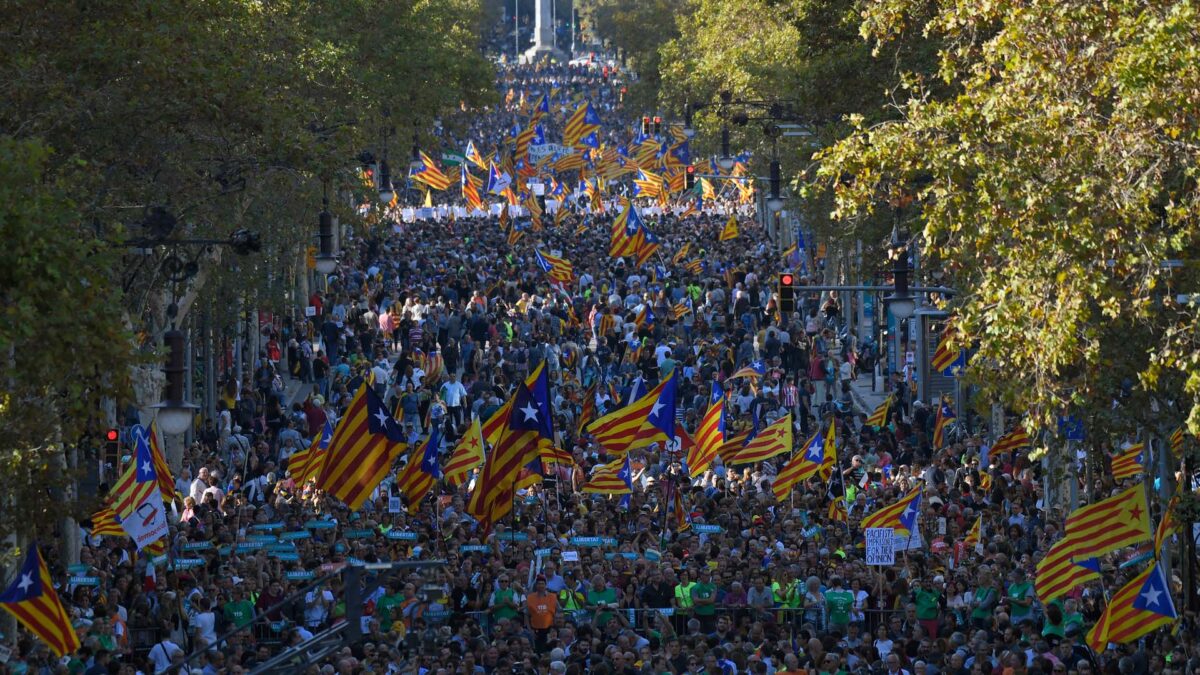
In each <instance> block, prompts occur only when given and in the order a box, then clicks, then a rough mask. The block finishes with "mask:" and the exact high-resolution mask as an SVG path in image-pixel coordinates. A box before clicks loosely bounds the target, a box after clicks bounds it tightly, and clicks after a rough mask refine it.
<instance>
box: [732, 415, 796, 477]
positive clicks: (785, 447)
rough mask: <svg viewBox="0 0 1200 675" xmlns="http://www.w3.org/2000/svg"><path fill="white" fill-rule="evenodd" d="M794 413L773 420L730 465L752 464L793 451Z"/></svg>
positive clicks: (743, 448) (744, 447)
mask: <svg viewBox="0 0 1200 675" xmlns="http://www.w3.org/2000/svg"><path fill="white" fill-rule="evenodd" d="M793 436H794V433H793V431H792V414H791V413H788V414H786V415H784V416H783V417H780V418H779V419H777V420H775V421H774V422H772V423H771V424H770V425H768V426H767V428H766V429H763V430H762V431H760V432H758V434H757V435H756V436H755V437H754V438H753V439H751V440H750V442H749V443H747V444H746V445H745V446H743V447H742V449H741V451H739V452H738V454H737V456H735V457H734V458H733V459H732V460H731V461H730V462H729V464H730V466H735V465H738V464H752V463H754V462H761V461H764V460H767V459H771V458H772V457H775V456H777V455H782V454H783V453H785V452H791V451H792V443H793V442H794V438H793Z"/></svg>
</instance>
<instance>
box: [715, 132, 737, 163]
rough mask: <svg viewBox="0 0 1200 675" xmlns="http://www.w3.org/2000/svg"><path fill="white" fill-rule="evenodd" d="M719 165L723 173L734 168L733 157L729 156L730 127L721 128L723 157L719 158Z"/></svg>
mask: <svg viewBox="0 0 1200 675" xmlns="http://www.w3.org/2000/svg"><path fill="white" fill-rule="evenodd" d="M717 165H718V166H720V167H721V170H722V171H729V170H730V169H732V168H733V157H732V156H731V155H730V154H729V127H727V126H722V127H721V156H720V157H718V158H717Z"/></svg>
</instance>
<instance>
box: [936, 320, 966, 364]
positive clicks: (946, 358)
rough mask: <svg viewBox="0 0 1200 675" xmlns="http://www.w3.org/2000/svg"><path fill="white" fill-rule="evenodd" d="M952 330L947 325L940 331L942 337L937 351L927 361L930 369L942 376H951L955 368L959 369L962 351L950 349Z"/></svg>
mask: <svg viewBox="0 0 1200 675" xmlns="http://www.w3.org/2000/svg"><path fill="white" fill-rule="evenodd" d="M952 330H953V329H952V327H951V325H950V324H947V325H946V329H945V330H943V331H942V337H941V339H940V340H939V341H938V346H937V349H936V350H935V351H934V352H933V356H932V357H930V359H929V365H930V367H932V368H933V369H934V370H935V371H937V372H939V373H941V374H943V375H953V374H955V373H954V372H953V370H954V369H955V368H956V367H961V363H960V361H961V360H962V356H963V352H962V350H961V349H953V350H952V349H950V343H951V337H952Z"/></svg>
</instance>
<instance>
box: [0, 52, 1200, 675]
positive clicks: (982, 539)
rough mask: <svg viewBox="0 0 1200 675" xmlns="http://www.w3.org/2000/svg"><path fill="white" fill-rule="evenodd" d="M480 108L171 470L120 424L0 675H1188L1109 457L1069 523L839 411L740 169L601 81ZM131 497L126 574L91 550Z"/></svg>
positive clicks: (838, 366)
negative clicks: (94, 494) (697, 153)
mask: <svg viewBox="0 0 1200 675" xmlns="http://www.w3.org/2000/svg"><path fill="white" fill-rule="evenodd" d="M499 78H500V79H499V81H498V82H497V87H498V90H499V92H500V95H501V100H502V103H501V104H500V105H499V106H497V107H496V108H494V109H491V110H487V111H483V112H478V111H477V112H474V113H471V114H472V115H474V116H473V117H472V118H471V119H470V120H469V124H467V125H465V127H464V128H465V129H466V131H465V132H464V133H463V134H462V135H456V134H453V133H451V132H449V131H445V132H442V135H441V136H440V138H441V140H442V141H443V143H444V144H445V147H444V148H442V149H438V150H437V151H436V152H427V153H425V154H424V155H423V158H422V165H421V167H420V168H418V169H414V170H413V174H412V175H411V176H410V177H409V178H408V181H407V183H404V181H402V180H401V178H400V177H399V176H396V184H397V185H396V187H397V190H396V192H397V199H396V203H395V204H393V205H391V206H390V207H386V208H381V207H380V206H379V205H375V204H369V205H364V207H363V208H364V211H365V212H366V213H367V214H368V216H369V218H368V220H371V221H372V222H374V223H375V225H374V226H373V227H371V228H369V229H361V230H359V231H358V232H357V234H356V235H355V236H354V237H353V238H352V239H349V240H347V241H344V242H343V248H344V250H343V255H342V258H341V261H340V265H339V267H338V269H337V271H335V272H334V273H332V274H330V275H328V277H327V278H322V279H319V280H318V282H317V288H318V290H316V291H314V292H313V293H312V295H311V297H309V298H308V300H307V303H306V305H307V310H306V308H304V307H301V308H298V310H297V312H296V315H295V316H294V317H292V318H289V319H286V320H284V321H283V322H282V323H281V324H279V325H278V326H276V327H273V328H269V329H267V331H266V332H265V333H264V335H263V336H262V343H263V345H264V348H263V349H262V351H261V353H260V354H259V355H258V358H257V360H256V364H255V368H254V370H253V372H249V373H247V374H246V376H245V377H244V378H243V379H242V381H238V380H237V379H236V378H232V379H228V380H227V381H226V383H225V386H224V387H223V393H222V397H221V400H220V401H219V404H218V410H217V414H216V416H215V417H214V418H211V419H204V420H203V422H202V424H200V425H199V426H198V428H197V429H196V432H195V434H194V435H195V441H194V442H193V443H191V445H190V446H189V447H187V448H186V450H185V452H184V457H183V462H182V468H180V469H178V470H177V471H172V470H171V469H170V467H168V465H167V464H166V462H165V461H163V454H162V450H161V444H162V440H161V439H160V438H159V437H158V435H157V434H156V432H155V431H154V430H153V428H152V427H151V430H150V432H149V434H148V435H145V436H139V437H137V438H131V439H129V440H130V443H129V447H128V450H127V454H128V458H127V461H129V462H130V466H131V467H132V468H130V469H128V470H126V471H125V472H124V473H122V474H121V477H120V478H118V479H116V480H113V481H111V482H110V484H106V485H105V486H104V487H105V489H107V490H108V500H107V501H106V502H105V506H104V508H103V509H102V510H101V511H99V512H98V513H97V514H96V516H95V517H94V518H93V519H92V520H91V522H87V523H84V545H83V550H82V554H81V557H80V560H81V564H80V566H79V567H77V568H72V569H67V567H66V565H64V564H62V562H61V561H60V560H58V558H57V553H56V551H57V550H58V547H56V546H54V545H53V543H54V542H53V540H52V539H46V540H44V541H43V542H42V543H43V546H42V547H41V548H40V549H31V553H30V557H29V558H28V560H27V564H26V566H25V567H23V568H22V570H19V571H18V574H17V576H15V577H13V581H12V585H10V586H9V588H8V590H7V591H5V593H4V594H3V595H2V596H0V602H2V603H4V605H3V606H4V607H5V608H7V609H14V610H15V611H14V613H18V618H21V616H22V615H21V614H20V613H19V612H24V617H25V618H24V619H22V622H23V624H26V622H25V619H29V620H30V621H32V622H33V623H34V624H37V625H39V626H40V629H37V628H36V627H35V628H34V629H32V630H26V629H22V631H21V634H20V636H19V639H18V640H17V642H16V645H15V648H14V649H13V650H12V653H11V654H8V655H7V659H6V661H5V662H3V663H0V673H3V674H9V673H59V672H62V673H87V674H92V673H147V674H151V673H164V672H180V673H205V674H206V675H207V674H209V673H248V672H251V671H253V670H254V669H255V668H256V667H257V666H260V665H262V664H265V663H267V662H268V661H270V660H271V659H272V658H274V657H275V656H276V655H278V654H281V653H286V652H287V650H289V649H292V650H293V652H294V653H297V654H299V656H297V657H296V658H295V659H294V660H293V661H292V662H291V663H292V665H291V666H290V668H291V669H292V670H291V672H297V673H339V674H342V675H351V674H355V673H389V674H393V673H414V674H420V675H424V674H426V673H429V674H430V675H460V674H461V675H495V674H498V673H503V674H508V673H514V674H516V673H522V674H528V675H532V674H534V673H537V674H538V675H547V674H557V673H568V674H571V675H577V674H581V673H596V674H613V675H618V674H619V675H633V674H635V673H637V674H644V675H666V674H672V675H683V674H689V675H699V674H701V673H704V674H706V675H707V674H718V673H719V674H721V675H741V674H743V673H746V674H749V675H774V674H784V673H789V674H796V673H807V674H821V675H826V674H841V673H887V674H888V675H898V674H902V673H903V674H905V675H936V674H945V675H968V674H970V675H1020V674H1022V673H1045V674H1047V675H1049V674H1051V673H1071V674H1078V675H1089V674H1092V673H1097V672H1100V671H1103V672H1105V673H1114V674H1115V673H1121V674H1126V673H1194V672H1196V671H1197V670H1200V653H1198V652H1197V651H1196V650H1197V644H1196V640H1195V633H1194V630H1195V627H1194V617H1191V616H1188V615H1186V614H1185V613H1184V612H1183V611H1182V608H1179V609H1178V610H1177V609H1176V607H1175V601H1174V600H1172V598H1179V597H1180V596H1179V591H1178V589H1179V580H1178V575H1177V574H1176V575H1172V574H1171V571H1170V569H1169V566H1168V565H1166V564H1165V562H1164V561H1161V560H1160V555H1159V554H1160V552H1161V550H1162V547H1163V544H1164V543H1166V542H1167V541H1169V540H1170V539H1171V538H1172V537H1173V535H1174V531H1175V529H1176V524H1175V522H1174V520H1173V518H1172V517H1171V514H1170V512H1169V511H1167V512H1165V513H1164V510H1163V509H1162V508H1161V507H1160V505H1159V500H1158V498H1157V496H1153V497H1152V498H1150V499H1147V496H1146V492H1145V490H1143V486H1142V484H1141V476H1142V475H1144V467H1145V465H1146V463H1147V462H1146V460H1145V458H1144V453H1143V452H1141V451H1140V448H1132V449H1130V450H1128V451H1126V452H1124V453H1123V454H1121V455H1120V456H1118V457H1117V458H1116V459H1115V460H1114V463H1113V471H1112V472H1111V474H1110V475H1107V476H1104V477H1102V478H1101V479H1100V480H1098V481H1097V482H1096V483H1095V484H1087V485H1084V484H1081V485H1080V494H1081V495H1083V499H1082V503H1084V504H1086V505H1090V506H1084V507H1081V508H1080V509H1077V510H1075V511H1074V512H1070V513H1068V512H1067V510H1066V509H1064V508H1062V507H1061V504H1059V503H1057V502H1056V503H1055V504H1046V503H1044V501H1043V499H1044V497H1045V495H1044V494H1043V488H1044V482H1043V475H1042V472H1043V469H1042V465H1041V463H1040V462H1037V461H1031V460H1030V458H1029V456H1028V454H1029V451H1030V450H1031V449H1032V448H1031V443H1030V436H1029V435H1028V434H1027V433H1026V432H1025V431H1023V430H1022V429H1021V428H1020V427H1019V426H1018V425H1017V419H1018V418H1017V416H1016V415H1010V416H1009V422H1008V425H1007V427H1006V428H1004V429H992V430H987V429H984V430H980V433H979V434H978V435H971V434H970V433H967V432H965V431H963V429H962V425H959V424H958V423H957V422H956V420H955V413H956V411H954V410H953V408H952V406H951V405H950V404H949V403H947V402H942V401H924V402H923V401H918V400H914V397H913V395H912V393H911V390H910V387H909V382H908V380H907V378H905V377H904V376H903V375H899V376H895V375H894V374H892V373H885V375H887V377H885V380H884V381H885V383H886V384H885V386H886V387H887V388H888V390H889V395H890V397H889V399H888V400H887V401H886V402H885V403H884V405H882V406H880V408H879V409H876V410H862V409H860V408H859V407H857V406H856V405H855V403H854V399H853V397H852V396H851V386H852V384H853V383H854V382H855V381H856V380H857V379H858V378H860V377H868V378H869V377H870V369H871V368H874V367H876V364H875V361H876V359H875V358H874V356H873V350H874V348H873V346H872V345H871V344H870V342H869V340H863V339H860V336H858V335H856V331H855V327H854V326H852V325H850V323H851V322H849V321H848V320H847V317H846V316H845V313H844V310H845V308H844V307H843V306H842V302H843V299H842V298H839V296H838V295H837V294H835V293H819V292H803V288H800V289H798V290H799V291H800V292H799V293H798V294H797V297H796V303H795V304H796V306H795V307H794V308H792V310H791V311H784V309H783V308H782V307H781V306H780V298H779V297H778V294H777V293H776V288H775V279H776V276H777V274H778V273H780V272H782V271H789V272H792V273H794V274H796V275H797V278H798V279H799V280H800V283H801V284H816V283H821V282H825V283H833V282H835V281H836V280H835V279H832V278H827V276H826V274H825V271H824V267H823V264H822V263H823V261H821V260H820V259H819V258H818V257H816V256H813V255H812V252H811V251H809V250H806V249H804V248H802V247H800V246H795V247H792V248H790V249H786V248H785V247H783V246H781V245H780V244H779V241H778V240H773V239H772V238H771V237H770V236H768V232H767V231H765V230H764V228H762V227H761V226H760V225H759V224H758V221H757V219H756V214H755V211H754V203H755V199H754V196H755V194H754V191H755V187H754V181H753V180H752V179H748V178H747V176H749V175H750V172H749V171H748V169H747V167H748V161H749V158H747V157H741V158H738V161H737V162H736V164H735V166H734V168H733V169H731V170H725V171H722V169H721V168H720V166H718V165H717V163H715V162H711V161H708V160H704V161H699V160H698V159H697V158H693V157H692V156H691V152H690V149H689V141H688V138H687V136H686V135H684V134H682V133H681V130H680V129H679V128H678V127H676V126H673V125H670V124H664V125H662V126H661V127H659V128H658V129H654V128H651V129H648V130H644V129H642V127H641V125H640V117H641V111H630V110H626V109H625V108H624V107H623V105H622V102H621V92H620V88H621V86H622V84H623V83H624V74H623V73H621V72H620V71H618V70H617V69H615V68H610V67H609V66H605V65H601V64H592V65H580V66H571V67H568V66H564V65H561V64H559V65H554V64H549V63H545V64H541V65H536V66H535V65H521V66H514V65H502V66H501V67H500V70H499ZM451 126H453V125H447V128H450V127H451ZM644 131H649V132H650V133H648V134H647V133H644ZM547 145H554V146H558V150H557V151H555V152H546V151H545V150H544V146H547ZM443 151H445V152H448V153H456V154H461V155H463V158H464V159H463V164H462V165H461V166H452V165H448V164H447V163H445V161H444V156H443V155H442V152H443ZM688 165H699V166H701V168H702V170H701V171H699V172H698V173H699V174H701V175H703V176H709V177H704V178H698V179H696V180H695V182H694V183H693V182H692V181H691V180H690V179H689V178H688V177H687V176H686V168H685V167H686V166H688ZM377 174H378V168H377V167H376V168H375V169H374V171H372V172H369V174H364V177H365V179H375V178H377ZM712 176H719V177H712ZM534 184H540V185H541V186H542V187H541V188H535V187H534ZM402 185H403V188H404V189H401V187H402ZM689 186H690V187H689ZM539 191H540V193H541V194H539ZM425 192H429V193H431V194H430V196H429V197H428V202H426V196H425V194H424V193H425ZM539 197H540V198H539ZM422 203H429V204H431V205H432V204H438V205H449V208H446V207H443V208H439V207H438V206H429V207H425V208H422V207H420V204H422ZM405 204H408V205H410V208H408V209H407V210H405ZM402 215H403V216H404V217H402ZM785 227H790V226H785ZM775 234H776V236H779V231H778V230H776V232H775ZM789 241H790V240H789ZM1018 412H1019V411H1018ZM146 422H147V423H148V422H149V420H146ZM1174 441H1175V442H1176V443H1185V442H1190V441H1189V440H1188V439H1185V438H1183V437H1182V435H1177V436H1176V437H1175V439H1174ZM122 468H123V467H118V469H122ZM1156 494H1157V493H1156ZM155 495H161V497H162V498H163V503H164V506H165V508H166V511H167V512H168V513H167V515H166V519H167V528H166V533H165V535H164V536H162V537H161V538H159V539H158V540H157V541H155V542H152V543H148V544H146V545H145V546H144V547H142V548H141V549H140V550H139V548H138V546H139V544H140V542H137V543H135V540H134V539H132V538H130V536H128V535H127V534H126V527H127V526H126V525H122V522H124V521H127V520H128V519H129V517H136V516H134V515H133V514H134V512H135V510H136V509H135V508H134V507H136V506H137V505H139V504H141V503H143V501H144V500H149V501H150V502H153V501H154V499H155ZM139 513H140V512H139ZM875 528H889V529H890V532H885V533H884V535H886V536H885V537H883V538H880V537H879V536H878V535H877V533H878V531H877V530H876V529H875ZM868 529H871V530H872V532H873V533H875V534H873V535H872V536H871V537H868V536H867V530H868ZM869 539H870V543H869V542H868V540H869ZM39 551H40V552H39ZM880 555H884V556H886V557H887V560H886V561H883V564H879V563H881V560H879V559H877V557H878V556H880ZM386 562H397V563H398V562H411V563H421V562H424V563H428V564H426V565H412V566H408V567H398V568H395V569H385V567H386V566H383V565H379V564H378V563H386ZM869 563H874V564H869ZM347 565H351V566H363V572H362V574H361V575H360V576H359V577H357V579H358V582H357V583H359V584H360V587H359V588H356V589H348V588H346V586H345V584H346V579H348V578H349V577H347V576H345V575H339V574H336V573H337V572H339V571H340V570H343V568H344V567H345V566H347ZM26 573H28V574H26ZM331 574H332V576H331V577H330V578H328V579H327V580H326V581H325V582H323V583H322V584H320V585H319V586H311V585H312V584H313V583H314V581H315V580H317V579H321V578H323V577H326V576H327V575H331ZM29 575H32V576H29ZM306 587H308V590H307V591H305V592H303V593H299V594H297V595H295V596H293V594H295V593H296V592H297V591H298V590H302V589H305V588H306ZM53 595H56V596H57V602H59V603H61V609H58V608H57V607H56V605H55V604H54V602H53V601H52V597H51V596H53ZM289 597H291V599H290V600H289V601H288V602H283V601H284V600H287V599H288V598H289ZM281 603H282V605H281ZM348 603H354V604H358V605H360V606H357V607H355V606H348ZM351 620H353V621H358V622H359V626H358V630H359V632H361V635H362V639H361V640H358V641H356V642H353V643H352V644H348V645H347V646H343V647H340V648H338V649H337V650H336V651H334V652H333V653H329V654H320V655H318V656H311V657H310V655H309V654H308V653H307V652H306V651H305V649H304V643H306V641H308V640H309V639H311V638H312V637H313V636H314V635H320V634H321V633H322V632H324V631H327V630H329V629H330V628H334V627H337V626H338V625H339V624H341V623H343V622H347V621H351ZM26 626H27V628H28V627H29V625H28V624H26ZM236 629H241V630H236ZM297 646H300V647H301V648H299V649H296V647H297Z"/></svg>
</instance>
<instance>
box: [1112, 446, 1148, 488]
mask: <svg viewBox="0 0 1200 675" xmlns="http://www.w3.org/2000/svg"><path fill="white" fill-rule="evenodd" d="M1111 473H1112V477H1113V479H1114V480H1123V479H1125V478H1136V477H1138V476H1143V475H1145V474H1146V444H1145V443H1136V444H1134V445H1131V446H1130V447H1129V448H1128V449H1126V450H1124V451H1122V452H1121V454H1119V455H1117V456H1116V457H1113V458H1112V471H1111Z"/></svg>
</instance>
